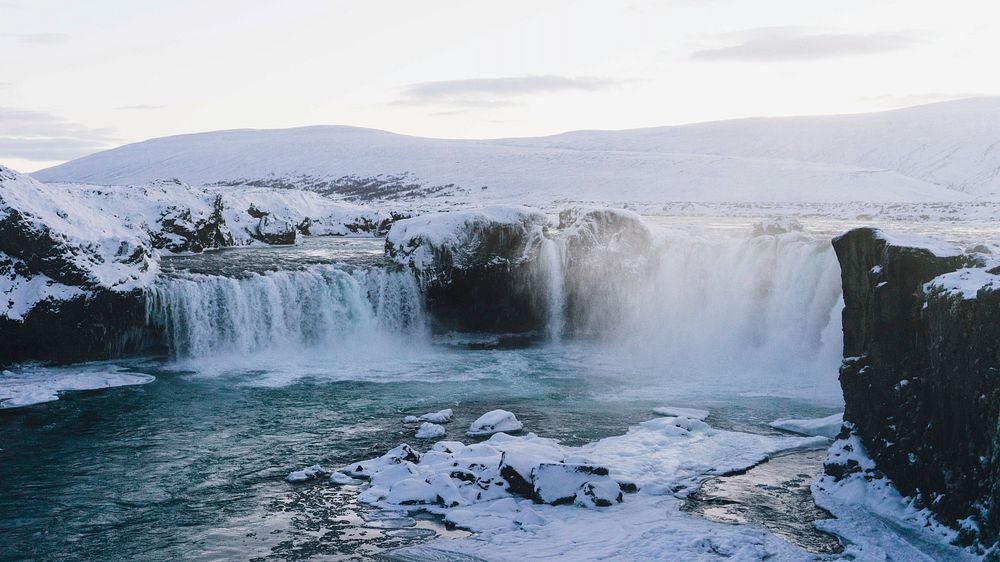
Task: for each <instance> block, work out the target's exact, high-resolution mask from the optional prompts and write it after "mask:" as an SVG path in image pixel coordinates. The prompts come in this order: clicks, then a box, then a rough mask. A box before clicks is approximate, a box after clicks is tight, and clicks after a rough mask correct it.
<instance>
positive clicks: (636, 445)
mask: <svg viewBox="0 0 1000 562" xmlns="http://www.w3.org/2000/svg"><path fill="white" fill-rule="evenodd" d="M671 409H672V410H684V409H683V408H671ZM695 412H696V413H697V414H698V416H699V417H701V414H702V413H703V412H701V411H697V410H695ZM833 417H839V415H838V416H833ZM799 421H800V422H801V423H800V424H799V425H800V426H802V427H819V426H822V425H824V424H827V422H828V421H829V419H822V420H799ZM827 443H829V441H828V440H827V439H826V438H824V437H787V436H764V435H756V434H751V433H743V432H736V431H721V430H717V429H714V428H712V427H710V426H709V425H707V424H706V423H704V422H703V421H700V420H699V419H694V418H689V417H685V416H683V415H675V416H668V417H662V418H656V419H653V420H650V421H647V422H643V423H641V424H639V425H637V426H634V427H631V428H630V429H629V430H628V432H627V433H626V434H625V435H621V436H617V437H609V438H605V439H601V440H599V441H596V442H593V443H590V444H587V445H583V446H580V447H568V446H564V445H561V444H560V443H559V442H558V441H555V440H552V439H546V438H544V437H539V436H537V435H535V434H534V433H528V434H526V435H524V436H511V435H508V434H505V433H498V434H495V435H493V436H492V437H491V438H489V439H488V440H486V441H483V442H481V443H475V444H469V445H466V444H463V443H460V442H456V441H441V442H438V443H436V444H434V445H433V446H431V447H430V448H429V449H428V450H426V451H423V452H421V451H419V450H417V449H414V448H412V447H410V446H408V445H400V446H398V447H396V448H394V449H392V450H391V451H389V452H387V453H386V454H385V455H383V456H381V457H378V458H375V459H371V460H367V461H361V462H356V463H352V464H349V465H347V466H346V467H344V468H343V469H342V473H335V475H334V476H335V478H331V482H332V483H333V484H334V485H341V484H342V483H343V482H344V481H346V479H345V478H344V476H345V475H346V476H348V477H350V478H357V477H360V478H364V479H366V480H367V482H366V483H364V484H362V485H361V494H360V499H361V500H362V501H365V502H369V503H372V504H374V505H376V506H378V507H380V508H381V509H384V510H386V515H385V516H386V517H390V518H394V519H393V520H392V521H393V522H397V523H398V524H400V525H407V524H412V520H410V519H409V518H408V515H409V514H410V513H412V512H413V511H418V510H426V511H430V512H432V513H437V514H440V515H442V516H443V517H444V518H445V520H446V521H447V522H449V523H451V524H454V525H457V526H459V527H461V528H465V529H469V530H472V531H475V532H476V533H475V534H474V535H473V536H471V537H469V538H466V539H460V540H438V541H434V542H431V543H427V544H422V545H418V546H413V547H408V548H405V549H403V550H402V551H399V552H396V553H393V554H394V555H396V556H398V558H397V559H401V560H418V559H419V560H449V559H460V558H458V557H459V556H461V555H466V556H471V557H474V558H471V559H475V560H491V561H493V560H497V561H500V560H525V559H528V560H536V559H538V560H541V559H558V560H607V559H620V560H624V559H629V560H718V559H720V558H729V559H735V560H765V559H766V560H817V559H827V560H833V559H856V560H876V559H877V560H928V561H929V560H935V559H945V558H947V559H954V560H974V559H976V556H975V555H973V554H972V553H971V552H970V551H967V550H961V549H959V548H956V547H952V546H950V545H948V544H947V542H948V541H949V540H951V539H953V538H954V536H955V535H954V531H950V530H948V529H946V528H944V527H942V526H940V525H939V524H936V523H935V522H934V521H933V518H931V517H930V516H929V514H928V512H926V511H917V510H914V509H913V508H912V507H911V505H910V504H909V503H908V502H907V500H905V499H904V498H901V497H900V496H899V494H898V493H897V492H895V490H894V488H893V487H892V484H891V482H888V481H886V480H885V479H884V478H880V477H877V476H876V475H874V473H872V472H871V469H872V466H871V461H870V460H866V457H865V456H864V449H863V447H859V448H855V450H854V451H850V452H848V453H845V452H844V451H843V450H841V449H837V450H836V451H831V455H832V456H831V461H830V462H840V463H843V462H846V459H845V458H840V457H841V456H842V455H844V454H849V455H850V457H851V458H852V459H855V460H860V462H861V466H862V468H863V469H864V470H865V471H867V472H862V473H858V474H857V475H855V476H851V477H849V478H848V479H846V480H844V481H839V482H837V481H834V480H833V479H832V478H829V477H827V478H824V479H823V480H821V481H820V483H818V484H817V485H816V486H815V487H814V494H815V496H816V499H817V501H818V502H819V503H820V505H822V506H823V507H825V508H827V509H829V510H831V511H832V512H833V513H834V514H835V515H837V516H838V519H832V520H824V521H822V522H821V526H822V528H823V529H824V530H827V531H829V532H832V533H834V534H836V535H838V536H840V537H841V538H842V539H843V541H844V543H845V545H846V550H845V552H844V553H843V554H842V555H822V556H821V555H815V554H811V553H807V552H805V551H802V550H799V549H798V548H796V547H794V546H792V545H790V544H789V543H787V542H785V541H784V540H783V539H781V538H780V537H779V536H777V535H775V534H773V533H771V532H770V531H768V530H766V529H764V528H761V527H758V526H753V525H727V524H721V523H717V522H712V521H709V520H706V519H703V518H700V517H698V516H695V515H692V514H690V513H686V512H683V511H682V510H681V506H682V504H683V503H684V498H685V497H686V496H687V495H688V494H689V493H690V492H692V491H693V490H695V489H696V488H697V487H698V485H699V484H700V483H701V482H702V481H704V480H705V479H707V478H709V477H711V476H713V475H720V474H726V473H730V472H733V471H739V470H744V469H747V468H750V467H752V466H754V465H755V464H757V463H759V462H761V461H764V460H765V459H767V458H768V457H770V456H773V455H776V454H781V453H787V452H790V451H795V450H800V449H803V448H815V447H820V446H824V445H825V444H827ZM858 445H859V444H858ZM316 469H318V467H310V468H308V469H305V470H304V471H298V472H293V473H292V474H291V475H289V478H292V477H293V476H294V477H295V478H296V479H301V478H300V477H304V476H305V475H306V473H315V472H316ZM355 484H359V482H355ZM408 522H409V523H408ZM873 525H874V530H873ZM941 557H944V558H941Z"/></svg>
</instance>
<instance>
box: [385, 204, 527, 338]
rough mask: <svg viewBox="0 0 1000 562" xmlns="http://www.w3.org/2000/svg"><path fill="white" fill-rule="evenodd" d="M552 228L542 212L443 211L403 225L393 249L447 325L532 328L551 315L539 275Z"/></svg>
mask: <svg viewBox="0 0 1000 562" xmlns="http://www.w3.org/2000/svg"><path fill="white" fill-rule="evenodd" d="M544 226H545V215H543V214H541V213H539V212H537V211H527V210H507V209H501V210H496V211H495V212H491V211H483V212H478V211H460V212H456V213H440V214H436V215H432V216H428V217H417V218H415V219H409V220H406V221H401V222H398V223H396V225H394V226H393V231H392V232H390V234H389V236H388V237H387V238H386V250H385V251H386V255H387V256H388V257H389V258H391V259H392V260H394V261H396V262H397V263H400V264H403V265H408V266H409V267H410V268H411V269H412V270H413V271H414V273H415V274H416V275H417V276H418V278H419V279H420V281H421V284H422V285H423V287H424V290H425V292H426V298H427V300H426V302H427V309H428V311H429V312H430V313H431V314H432V315H433V316H434V318H435V321H436V323H437V324H438V326H439V327H440V328H442V329H446V330H448V329H451V330H464V331H481V332H526V331H532V330H537V329H539V328H540V327H541V326H543V325H544V322H545V318H546V313H545V307H544V306H540V304H539V302H538V298H537V296H538V292H537V290H536V285H535V283H534V281H533V272H532V262H533V261H534V260H535V259H536V257H537V255H538V248H539V246H540V244H541V242H542V237H543V230H544ZM397 229H399V230H397Z"/></svg>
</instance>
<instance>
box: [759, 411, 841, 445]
mask: <svg viewBox="0 0 1000 562" xmlns="http://www.w3.org/2000/svg"><path fill="white" fill-rule="evenodd" d="M768 425H770V426H771V427H773V428H775V429H783V430H785V431H791V432H792V433H799V434H801V435H815V436H820V437H829V438H830V439H833V438H834V437H836V436H837V434H838V433H840V428H841V426H843V425H844V414H843V413H840V414H833V415H830V416H827V417H825V418H817V419H785V418H782V419H780V420H774V421H773V422H771V423H770V424H768Z"/></svg>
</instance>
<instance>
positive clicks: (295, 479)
mask: <svg viewBox="0 0 1000 562" xmlns="http://www.w3.org/2000/svg"><path fill="white" fill-rule="evenodd" d="M329 474H330V473H329V472H327V471H326V470H324V469H323V467H322V466H320V465H318V464H314V465H312V466H307V467H306V468H303V469H302V470H296V471H293V472H289V473H288V476H286V477H285V481H286V482H291V483H293V484H297V483H300V482H309V481H310V480H319V479H320V478H325V477H326V476H327V475H329Z"/></svg>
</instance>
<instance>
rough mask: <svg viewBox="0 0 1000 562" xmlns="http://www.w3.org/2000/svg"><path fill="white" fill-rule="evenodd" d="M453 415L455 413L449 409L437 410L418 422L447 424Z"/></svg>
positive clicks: (423, 416)
mask: <svg viewBox="0 0 1000 562" xmlns="http://www.w3.org/2000/svg"><path fill="white" fill-rule="evenodd" d="M454 415H455V412H453V411H452V410H451V408H445V409H444V410H438V411H437V412H428V413H426V414H424V415H422V416H420V418H418V419H419V420H420V421H427V422H431V423H448V422H450V421H451V417H452V416H454Z"/></svg>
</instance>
